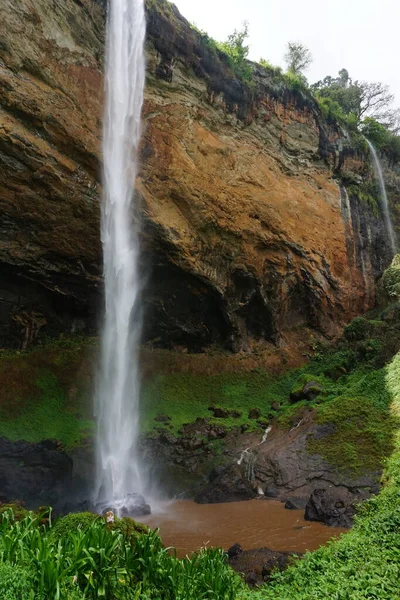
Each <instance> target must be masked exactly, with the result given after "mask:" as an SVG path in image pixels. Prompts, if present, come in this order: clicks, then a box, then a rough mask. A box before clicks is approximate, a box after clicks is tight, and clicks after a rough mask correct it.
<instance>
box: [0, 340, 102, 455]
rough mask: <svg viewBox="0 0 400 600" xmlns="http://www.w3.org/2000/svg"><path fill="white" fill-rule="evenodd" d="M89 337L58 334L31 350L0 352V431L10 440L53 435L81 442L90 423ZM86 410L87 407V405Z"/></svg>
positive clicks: (69, 444) (90, 428)
mask: <svg viewBox="0 0 400 600" xmlns="http://www.w3.org/2000/svg"><path fill="white" fill-rule="evenodd" d="M92 344H93V342H92V340H91V339H86V340H84V339H82V338H76V339H75V338H61V339H60V340H58V341H56V342H53V343H51V344H50V343H46V344H44V345H43V346H42V347H38V348H35V350H33V351H32V352H29V353H15V352H14V353H10V352H7V353H0V385H1V387H2V390H3V392H2V399H1V404H0V435H3V436H6V437H7V438H8V439H10V440H19V439H24V440H26V441H29V442H39V441H41V440H43V439H57V440H59V441H60V442H61V443H63V444H64V445H65V446H66V447H67V448H72V447H74V446H77V445H79V444H81V443H82V440H83V439H84V438H85V437H87V436H90V435H91V433H92V431H93V422H92V421H91V419H89V418H85V417H84V415H83V414H82V413H83V412H84V411H85V405H87V406H88V407H89V404H90V387H89V385H90V377H91V371H92V363H91V361H89V360H88V359H87V358H86V357H87V353H88V350H89V349H90V347H91V346H92ZM88 413H89V409H88Z"/></svg>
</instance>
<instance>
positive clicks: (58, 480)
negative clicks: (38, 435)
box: [0, 438, 72, 508]
mask: <svg viewBox="0 0 400 600" xmlns="http://www.w3.org/2000/svg"><path fill="white" fill-rule="evenodd" d="M71 477H72V460H71V459H70V458H69V456H68V455H67V454H66V453H65V452H64V451H63V450H62V449H61V448H60V447H59V445H58V444H57V442H53V441H52V440H46V441H44V442H41V443H40V444H29V443H28V442H22V441H21V442H10V441H9V440H7V439H5V438H0V500H1V501H2V502H4V501H12V500H15V499H18V500H24V501H25V502H26V503H27V506H28V508H29V507H32V508H36V507H37V506H39V505H45V504H48V505H50V504H51V505H53V506H55V507H59V506H61V505H62V504H63V502H64V500H65V496H66V494H67V493H68V492H69V488H70V485H71Z"/></svg>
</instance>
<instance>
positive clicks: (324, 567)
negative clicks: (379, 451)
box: [238, 354, 400, 600]
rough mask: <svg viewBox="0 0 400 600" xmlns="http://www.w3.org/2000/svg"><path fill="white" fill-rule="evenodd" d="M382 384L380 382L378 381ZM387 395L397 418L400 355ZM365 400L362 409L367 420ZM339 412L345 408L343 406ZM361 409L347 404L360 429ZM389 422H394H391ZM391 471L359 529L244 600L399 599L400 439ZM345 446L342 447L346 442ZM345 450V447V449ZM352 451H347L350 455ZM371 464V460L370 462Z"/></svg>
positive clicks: (362, 512) (391, 368)
mask: <svg viewBox="0 0 400 600" xmlns="http://www.w3.org/2000/svg"><path fill="white" fill-rule="evenodd" d="M377 383H378V382H377ZM379 385H380V386H383V390H381V391H382V393H386V394H387V395H388V396H389V397H390V398H392V399H393V404H392V418H394V419H398V415H399V411H400V354H398V355H396V357H395V358H394V359H393V361H392V362H391V363H390V364H389V365H388V366H387V368H386V370H385V377H384V380H383V381H382V380H380V381H379ZM369 408H370V407H364V408H363V397H362V396H360V401H359V404H358V406H357V407H356V410H357V411H358V410H359V411H361V412H360V418H361V420H362V419H366V418H367V414H366V413H367V411H368V410H369ZM338 409H339V407H338ZM356 410H353V407H352V403H350V402H347V403H346V402H345V404H344V406H343V411H344V415H345V418H348V419H350V422H351V423H352V424H353V426H354V427H356V428H359V424H358V423H357V417H356ZM388 418H389V417H388ZM396 431H397V438H396V441H395V451H394V453H393V454H392V456H391V457H390V459H389V461H388V463H387V467H386V472H385V475H386V485H385V487H384V489H383V490H382V491H381V493H380V494H379V495H378V496H376V497H374V498H372V499H371V500H369V501H368V502H366V503H364V504H363V505H361V507H359V511H358V516H357V518H356V523H355V525H354V527H353V529H352V530H351V531H350V532H349V533H347V534H346V535H343V536H342V537H341V538H340V539H339V540H338V541H333V542H330V543H329V544H328V545H327V546H326V547H322V548H320V549H319V550H317V551H316V552H310V553H307V554H306V555H305V557H304V558H303V559H302V560H301V561H299V562H298V563H296V564H295V565H294V566H292V567H289V569H288V570H287V571H284V572H282V573H276V574H275V575H274V576H273V578H272V581H271V582H270V583H269V584H268V585H266V586H264V587H263V588H261V589H260V590H258V591H248V590H244V591H243V592H242V593H239V596H238V598H240V599H241V600H305V599H308V598H310V599H311V598H312V599H314V600H326V599H332V600H372V599H373V598H375V599H376V600H394V599H395V598H398V597H399V579H400V561H399V554H400V536H399V531H400V437H399V435H398V429H397V430H396ZM340 443H342V442H340ZM341 447H342V446H340V447H339V448H341ZM346 450H347V449H346V448H345V451H346ZM365 459H366V460H369V459H368V457H365Z"/></svg>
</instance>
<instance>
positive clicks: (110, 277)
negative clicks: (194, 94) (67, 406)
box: [94, 0, 146, 512]
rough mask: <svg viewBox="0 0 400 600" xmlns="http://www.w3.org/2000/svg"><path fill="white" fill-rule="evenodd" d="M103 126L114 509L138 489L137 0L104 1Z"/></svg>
mask: <svg viewBox="0 0 400 600" xmlns="http://www.w3.org/2000/svg"><path fill="white" fill-rule="evenodd" d="M108 11H109V12H108V28H107V50H106V80H105V81H106V83H105V90H106V96H105V115H104V134H103V156H104V197H103V206H102V224H101V237H102V243H103V259H104V283H105V316H104V323H103V329H102V334H101V365H100V366H101V368H100V373H99V376H98V381H97V386H96V393H95V412H96V417H97V468H96V486H95V494H94V496H95V498H94V502H95V503H96V504H97V506H99V507H101V506H102V504H103V506H110V507H112V508H114V509H115V510H116V511H117V512H121V511H120V509H122V508H124V510H125V509H126V507H127V505H129V503H130V502H132V498H133V497H134V495H135V494H136V493H140V492H141V487H142V481H141V473H140V471H141V469H140V465H139V462H138V458H137V453H136V443H137V437H138V410H139V373H138V342H139V338H140V314H139V307H138V298H139V291H140V290H139V277H138V239H137V230H136V229H135V226H134V182H135V178H136V174H137V165H138V147H139V142H140V135H141V111H142V105H143V91H144V84H145V59H144V42H145V33H146V24H145V14H144V0H111V1H110V3H109V9H108Z"/></svg>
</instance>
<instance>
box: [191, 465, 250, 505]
mask: <svg viewBox="0 0 400 600" xmlns="http://www.w3.org/2000/svg"><path fill="white" fill-rule="evenodd" d="M214 475H215V476H213V474H212V479H211V481H210V482H209V483H208V485H206V486H205V487H204V488H203V489H202V490H201V491H200V492H199V493H198V494H197V495H196V497H195V501H196V502H198V503H199V504H214V503H219V502H239V501H241V500H251V499H252V498H255V497H256V496H257V490H256V489H255V488H254V486H253V484H252V482H251V481H249V480H248V479H247V478H246V476H245V475H244V473H243V470H242V469H241V468H240V466H239V465H237V464H233V465H230V466H228V467H226V468H225V469H222V471H221V472H219V473H216V474H215V473H214Z"/></svg>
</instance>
